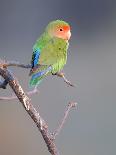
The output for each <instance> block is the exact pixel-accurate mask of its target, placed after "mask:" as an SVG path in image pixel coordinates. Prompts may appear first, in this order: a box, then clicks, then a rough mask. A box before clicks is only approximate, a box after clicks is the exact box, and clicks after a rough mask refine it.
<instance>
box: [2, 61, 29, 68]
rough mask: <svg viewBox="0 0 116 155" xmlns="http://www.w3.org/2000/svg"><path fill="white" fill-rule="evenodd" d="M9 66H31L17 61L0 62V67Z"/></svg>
mask: <svg viewBox="0 0 116 155" xmlns="http://www.w3.org/2000/svg"><path fill="white" fill-rule="evenodd" d="M9 66H15V67H22V68H27V69H29V68H31V64H28V65H25V64H21V63H20V62H17V61H7V62H5V61H3V62H1V63H0V67H4V68H5V67H9Z"/></svg>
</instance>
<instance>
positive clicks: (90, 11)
mask: <svg viewBox="0 0 116 155" xmlns="http://www.w3.org/2000/svg"><path fill="white" fill-rule="evenodd" d="M54 19H63V20H66V21H67V22H69V23H70V24H71V28H72V37H71V40H70V48H69V54H68V62H67V65H66V66H65V68H64V72H65V73H66V75H67V77H68V78H69V79H70V80H71V81H72V82H74V83H75V84H76V86H77V87H76V88H70V87H67V85H66V84H65V83H63V80H61V79H60V78H56V77H52V76H50V77H47V78H46V79H47V80H46V79H45V80H44V81H43V82H42V83H41V84H40V86H39V94H38V95H33V97H31V99H32V102H33V104H34V106H35V107H36V108H37V109H40V112H41V115H42V116H43V117H44V119H45V120H46V121H47V122H48V123H49V127H50V130H51V131H53V130H54V129H55V128H56V126H57V124H58V121H59V120H60V119H61V118H62V115H63V112H64V109H65V107H66V105H67V103H68V102H69V101H77V102H78V110H72V111H71V113H70V116H69V118H68V120H67V122H66V124H65V126H64V128H63V130H62V132H61V134H60V135H59V136H58V137H57V140H56V143H57V146H58V148H59V151H60V152H61V154H62V155H115V154H116V67H115V66H116V51H115V50H116V1H115V0H114V1H113V0H71V1H69V0H57V1H56V0H49V1H47V0H46V1H45V0H0V58H2V59H3V58H5V59H6V60H18V61H20V62H25V63H29V62H30V59H31V53H32V46H33V44H34V42H35V40H36V39H37V37H38V36H39V35H40V34H41V33H42V31H43V29H44V27H45V26H46V25H47V24H48V22H49V21H51V20H54ZM11 70H12V72H13V73H14V74H15V76H16V77H17V79H18V80H19V82H20V84H21V85H22V87H23V88H24V90H25V91H27V90H30V88H29V85H28V81H29V77H28V73H29V71H27V70H24V69H21V68H11ZM11 94H12V91H11V89H10V88H9V87H8V89H7V90H0V96H2V95H6V96H7V95H11ZM27 154H28V155H32V154H33V155H40V154H41V155H47V154H49V153H48V152H47V148H46V146H45V143H44V141H43V139H42V137H41V135H40V133H39V132H38V130H37V128H36V126H35V124H34V123H33V121H32V120H31V119H30V117H29V116H28V115H27V113H26V112H25V110H24V109H23V107H22V105H21V104H20V103H19V102H18V101H16V100H15V101H9V102H5V101H4V102H3V101H0V155H27Z"/></svg>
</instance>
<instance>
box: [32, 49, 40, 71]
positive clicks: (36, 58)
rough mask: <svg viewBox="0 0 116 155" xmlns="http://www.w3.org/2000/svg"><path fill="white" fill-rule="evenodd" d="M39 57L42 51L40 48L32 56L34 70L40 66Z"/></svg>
mask: <svg viewBox="0 0 116 155" xmlns="http://www.w3.org/2000/svg"><path fill="white" fill-rule="evenodd" d="M39 57H40V49H39V48H38V49H37V50H36V51H34V52H33V54H32V60H31V64H32V68H34V67H35V66H37V65H38V60H39Z"/></svg>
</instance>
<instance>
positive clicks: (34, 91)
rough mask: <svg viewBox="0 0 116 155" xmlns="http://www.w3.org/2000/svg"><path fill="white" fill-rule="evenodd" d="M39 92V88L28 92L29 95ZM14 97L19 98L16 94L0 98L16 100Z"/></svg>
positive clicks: (0, 97) (0, 98)
mask: <svg viewBox="0 0 116 155" xmlns="http://www.w3.org/2000/svg"><path fill="white" fill-rule="evenodd" d="M36 93H38V90H37V89H33V90H32V91H28V92H26V94H27V95H29V96H31V95H33V94H36ZM14 99H17V96H16V95H15V94H12V95H11V96H0V100H8V101H10V100H14Z"/></svg>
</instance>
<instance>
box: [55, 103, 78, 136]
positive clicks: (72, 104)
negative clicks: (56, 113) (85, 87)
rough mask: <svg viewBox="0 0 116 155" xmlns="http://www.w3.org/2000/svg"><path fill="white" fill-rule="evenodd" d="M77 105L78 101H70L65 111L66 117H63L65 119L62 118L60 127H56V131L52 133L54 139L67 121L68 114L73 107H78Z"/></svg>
mask: <svg viewBox="0 0 116 155" xmlns="http://www.w3.org/2000/svg"><path fill="white" fill-rule="evenodd" d="M76 106H77V103H75V102H69V104H68V106H67V107H66V110H65V112H64V117H63V119H62V120H61V122H60V124H59V126H58V128H57V129H56V131H55V132H54V133H53V134H52V135H53V139H55V138H56V136H57V135H59V133H60V131H61V129H62V128H63V126H64V123H65V122H66V119H67V117H68V114H69V112H70V110H71V108H73V107H76Z"/></svg>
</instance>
